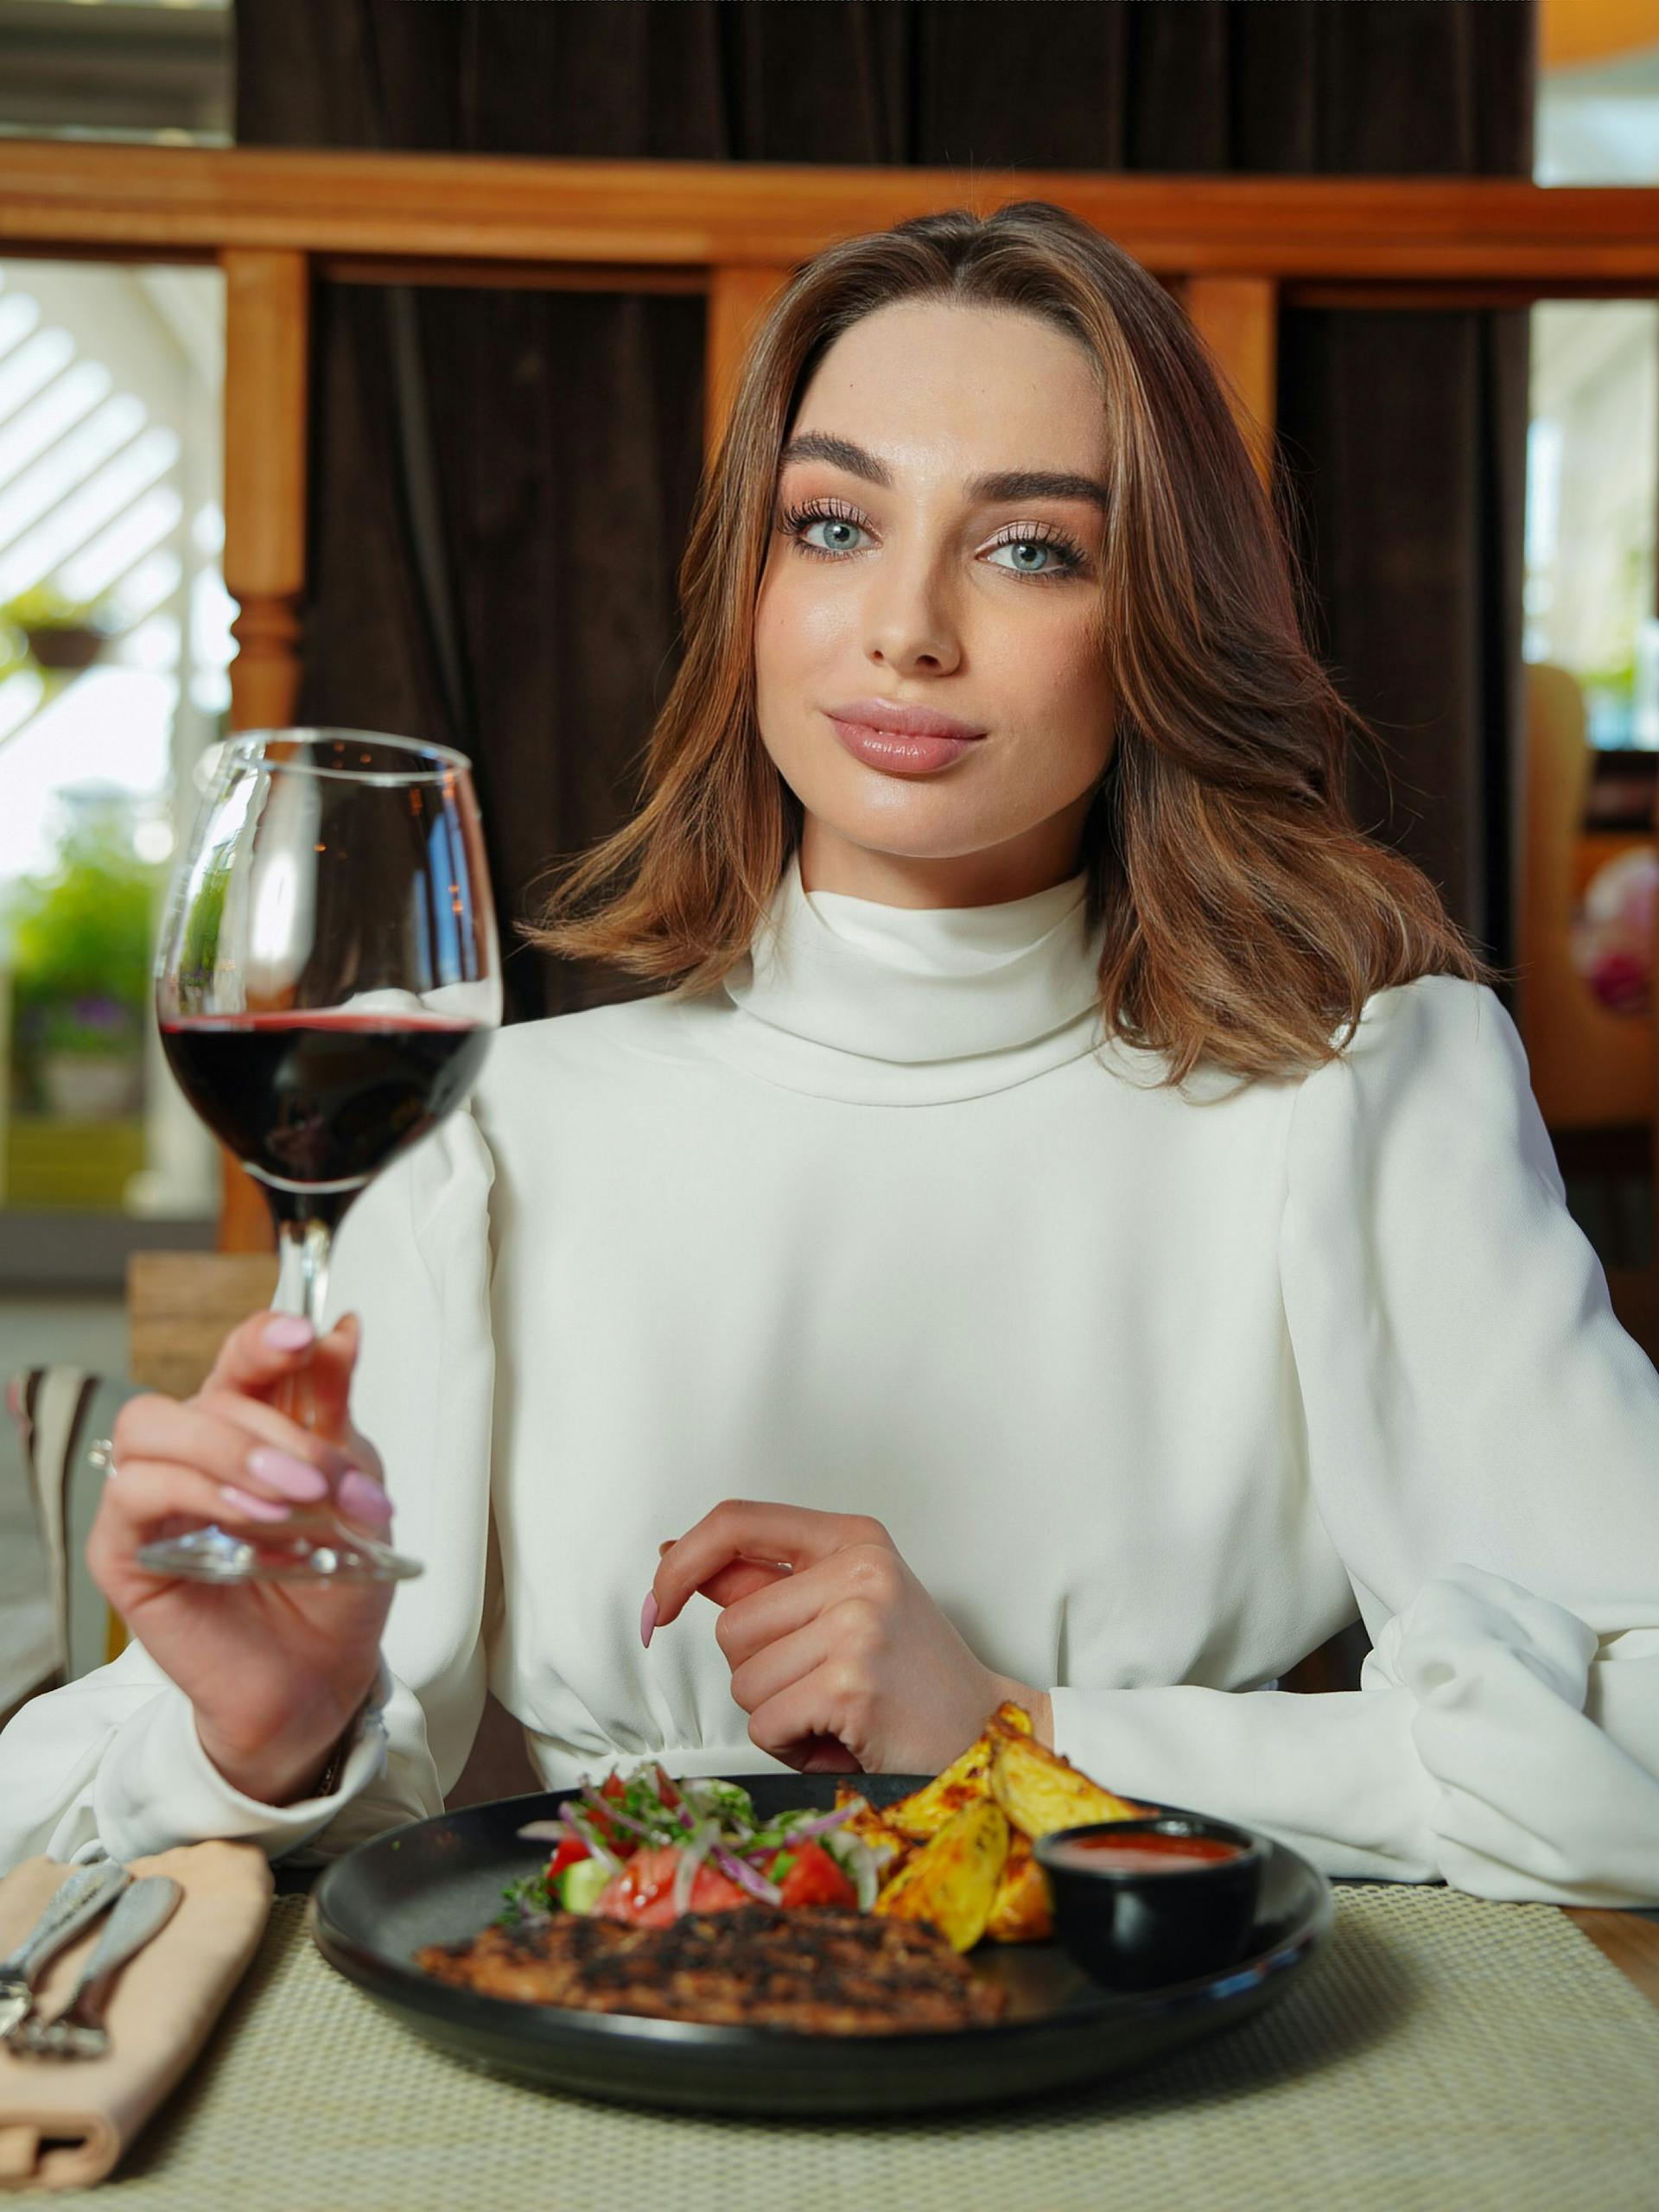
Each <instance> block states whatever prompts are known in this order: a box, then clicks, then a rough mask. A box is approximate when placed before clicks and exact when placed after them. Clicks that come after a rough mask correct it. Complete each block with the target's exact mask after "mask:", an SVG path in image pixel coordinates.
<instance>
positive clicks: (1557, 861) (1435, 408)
mask: <svg viewBox="0 0 1659 2212" xmlns="http://www.w3.org/2000/svg"><path fill="white" fill-rule="evenodd" d="M0 132H3V133H5V134H9V135H11V136H18V137H29V138H55V139H60V140H66V141H75V140H82V141H93V140H98V141H109V140H114V141H118V142H124V143H149V144H188V145H195V146H209V147H213V146H232V145H246V146H284V147H308V146H309V147H317V148H346V147H365V148H374V149H382V150H388V151H395V150H416V151H428V152H434V153H444V152H454V153H489V154H500V155H532V156H534V155H540V156H583V157H602V156H623V157H627V158H631V159H664V160H699V161H730V162H753V161H762V162H807V163H827V164H842V163H857V164H870V165H890V166H891V165H898V166H907V165H918V164H919V165H924V166H928V167H932V168H951V169H955V170H957V171H958V172H959V173H962V174H963V175H967V174H969V173H973V172H975V171H976V170H983V169H986V168H1010V167H1013V168H1043V169H1050V170H1055V169H1059V170H1065V169H1080V170H1091V171H1120V170H1121V171H1130V170H1133V171H1141V172H1148V173H1158V172H1165V173H1177V174H1183V175H1195V174H1203V175H1228V174H1238V175H1244V174H1253V175H1264V174H1270V173H1287V172H1291V173H1298V174H1307V173H1328V174H1332V175H1334V174H1338V173H1344V174H1347V175H1390V176H1418V175H1421V176H1459V175H1497V176H1502V175H1508V176H1515V177H1522V178H1524V177H1527V176H1530V177H1532V178H1534V179H1535V181H1537V182H1538V183H1539V184H1541V185H1544V186H1548V187H1552V188H1560V187H1570V186H1574V185H1586V184H1596V185H1602V184H1606V185H1616V184H1640V185H1659V0H1536V4H1534V0H1499V4H1496V5H1486V4H1482V0H1441V4H1438V5H1436V6H1434V7H1432V8H1417V9H1408V8H1400V7H1398V6H1396V5H1395V4H1393V0H1275V4H1273V5H1270V6H1256V5H1250V4H1247V0H1239V4H1229V0H1191V4H1186V5H1183V6H1181V7H1179V8H1170V7H1166V6H1160V5H1158V4H1155V0H1093V4H1090V5H1086V6H1077V5H1073V4H1070V0H989V3H988V4H976V0H881V3H880V4H870V0H818V4H815V5H813V6H811V7H805V8H803V7H799V6H797V5H792V4H788V3H787V0H617V4H612V5H607V6H605V7H594V6H591V5H588V4H583V0H537V4H536V5H533V6H531V5H521V6H517V7H501V6H494V5H492V4H490V3H489V0H452V4H448V5H445V6H442V7H433V6H427V7H421V6H411V5H408V4H405V0H327V4H325V0H239V4H238V5H236V6H234V7H232V5H230V4H228V0H0ZM704 314H705V311H704V305H703V302H702V298H701V297H700V296H695V295H693V294H691V293H689V292H688V293H687V294H685V295H683V296H673V295H672V294H664V293H661V292H658V293H655V294H652V295H651V296H646V295H644V294H641V295H638V296H630V295H628V294H626V292H615V291H613V292H607V293H599V292H591V293H583V292H580V291H549V290H545V289H533V290H524V291H518V290H514V289H511V288H510V287H506V286H497V287H493V288H492V289H464V288H458V287H450V288H447V289H445V288H436V287H435V288H431V289H419V290H416V289H409V288H405V287H402V286H397V285H389V284H384V283H382V284H376V285H353V284H352V283H329V284H327V285H324V286H321V287H320V288H319V291H318V295H317V297H316V299H315V304H314V331H313V340H312V346H313V354H312V358H313V378H314V386H313V421H312V464H311V467H312V488H311V494H310V499H311V507H310V520H309V532H310V537H309V543H308V548H307V568H308V601H307V605H306V608H305V611H304V620H303V629H302V641H301V656H302V683H301V692H300V700H299V709H298V711H299V715H300V718H302V719H303V720H308V721H337V722H344V723H347V724H353V725H356V726H360V727H367V728H385V729H391V730H396V731H400V732H404V733H405V734H410V735H416V736H429V737H435V738H438V739H441V740H448V741H453V742H456V743H459V744H461V745H463V746H464V747H466V748H467V750H468V751H469V752H472V753H474V756H475V758H476V759H477V760H478V763H479V768H480V793H481V797H482V798H483V802H484V804H485V809H486V818H487V823H488V829H489V835H490V838H491V844H492V861H493V867H494V869H495V872H496V880H497V884H498V889H499V898H500V902H501V906H502V908H503V911H504V915H505V916H506V917H508V918H512V917H514V916H518V915H521V914H523V913H524V912H527V911H528V910H529V907H530V906H531V904H532V903H533V887H534V882H535V879H536V876H537V872H538V871H539V870H540V868H542V867H543V866H544V864H545V862H546V861H547V860H548V859H549V858H550V856H551V855H553V854H555V853H556V852H565V851H569V850H573V849H576V848H577V847H579V846H581V845H582V844H585V843H587V842H589V841H590V840H591V839H592V838H594V837H595V836H600V835H601V834H602V833H603V832H604V831H606V830H607V829H610V828H611V827H613V825H614V823H616V821H617V820H619V819H620V818H621V817H622V816H623V815H624V814H625V813H626V810H628V808H629V807H630V805H631V804H632V794H633V791H634V777H635V774H636V772H637V767H638V762H639V753H640V748H641V747H642V745H643V742H644V740H645V734H646V731H647V729H648V727H649V723H650V721H651V717H652V710H653V709H654V707H655V705H656V703H657V702H658V701H659V700H660V698H661V697H662V696H663V694H664V690H666V686H667V683H668V680H669V677H670V676H671V671H672V668H673V664H674V655H675V652H676V634H675V617H674V606H673V579H674V571H675V568H676V565H677V559H678V555H679V551H680V547H681V544H682V542H683V531H684V526H685V522H686V518H687V516H688V514H689V512H690V502H691V499H692V496H693V493H694V490H695V486H696V474H697V469H698V466H699V463H700V459H701V454H702V424H703V404H704V403H703V394H702V366H703V349H704V343H705V335H706V334H705V327H704ZM224 353H225V306H224V299H223V279H222V278H221V277H220V275H219V273H218V271H217V270H211V269H207V268H186V267H166V268H163V267H156V268H145V267H142V266H135V265H132V264H123V265H110V266H100V265H99V264H97V263H95V262H92V261H88V260H84V259H78V260H73V261H62V262H57V261H52V260H48V259H41V258H37V257H32V256H31V257H28V258H16V259H3V258H0V1380H3V1378H4V1377H5V1376H9V1375H10V1374H12V1373H14V1372H15V1371H16V1370H21V1369H23V1368H26V1367H28V1366H29V1365H30V1364H31V1363H40V1362H42V1361H47V1360H50V1361H54V1362H58V1363H73V1364H74V1365H76V1366H78V1367H79V1368H81V1369H84V1370H88V1371H97V1372H101V1373H104V1374H108V1375H112V1376H118V1375H121V1374H123V1373H124V1372H125V1370H126V1365H127V1346H126V1341H125V1334H124V1328H125V1324H124V1309H123V1303H122V1300H123V1283H124V1269H125V1266H126V1262H127V1259H128V1256H129V1255H130V1253H131V1252H132V1251H134V1250H136V1249H146V1250H149V1249H167V1248H169V1247H172V1248H177V1249H192V1248H201V1249H207V1248H210V1247H211V1246H212V1245H213V1243H214V1242H215V1237H216V1232H217V1225H218V1218H219V1205H220V1174H219V1163H218V1160H217V1157H216V1155H215V1154H214V1152H213V1147H211V1145H210V1143H209V1141H208V1140H207V1138H206V1136H205V1135H203V1133H202V1131H201V1129H200V1125H199V1124H198V1123H197V1122H195V1120H194V1116H191V1115H190V1114H189V1112H188V1110H187V1109H185V1108H184V1107H183V1105H182V1103H181V1101H180V1100H179V1098H178V1096H177V1095H176V1093H175V1090H173V1088H172V1086H171V1084H170V1080H169V1078H168V1076H167V1073H166V1071H165V1069H164V1067H163V1066H162V1063H161V1061H160V1058H159V1055H158V1052H157V1050H156V1044H155V1039H154V1035H153V1023H152V1022H151V1021H150V1020H149V1019H148V1018H147V1008H148V995H149V992H148V970H149V946H150V938H151V933H152V931H153V928H154V925H155V918H156V898H157V893H158V889H159V887H160V885H161V884H162V881H163V880H164V878H165V875H166V872H167V868H168V862H169V859H170V856H171V855H172V853H173V851H174V850H175V845H176V843H177V841H178V840H179V838H180V836H181V835H182V834H183V833H184V830H185V829H186V828H187V827H188V821H189V819H190V817H191V814H192V812H193V810H194V799H195V796H196V788H195V785H194V780H193V772H194V770H195V768H196V766H197V764H198V762H199V761H200V759H201V756H202V754H203V753H204V752H205V750H206V749H207V747H209V746H210V745H212V744H213V742H214V741H215V740H216V739H217V737H218V736H219V735H220V734H222V732H223V730H224V728H226V716H227V714H228V710H229V705H230V678H229V674H228V671H229V668H230V664H231V662H232V658H233V656H234V654H235V652H236V646H235V643H234V641H233V639H232V632H231V624H232V620H233V619H234V617H235V615H236V613H237V609H236V607H235V605H234V604H233V602H232V600H231V599H230V597H229V596H228V594H227V593H226V583H225V579H224V575H223V572H222V568H221V552H222V547H223V543H224V531H225V522H224V491H223V454H222V424H221V385H222V380H223V373H224ZM1276 376H1277V444H1276V465H1277V467H1278V469H1279V471H1280V473H1281V478H1282V480H1283V481H1284V483H1285V485H1286V486H1287V492H1288V493H1289V496H1290V498H1291V500H1292V504H1293V506H1294V512H1295V516H1296V528H1297V531H1298V533H1299V550H1300V554H1301V556H1302V559H1303V561H1304V563H1305V564H1306V569H1307V573H1308V575H1309V580H1310V584H1311V587H1312V593H1313V607H1314V615H1315V623H1316V629H1317V631H1318V642H1319V647H1320V650H1321V652H1323V653H1324V654H1325V657H1326V658H1327V659H1328V660H1329V661H1330V662H1331V664H1332V666H1333V668H1334V669H1335V671H1336V673H1337V675H1338V680H1339V682H1340V683H1342V684H1343V686H1344V689H1345V690H1346V691H1347V693H1348V696H1350V697H1351V699H1352V700H1353V702H1354V703H1355V704H1356V705H1357V707H1358V709H1360V711H1361V712H1362V714H1363V715H1366V716H1367V717H1368V718H1369V719H1370V721H1371V722H1372V724H1373V726H1374V727H1375V728H1376V731H1377V734H1378V736H1379V739H1380V741H1381V749H1380V752H1379V753H1377V754H1376V755H1372V754H1370V753H1365V754H1363V755H1362V756H1357V758H1356V760H1355V764H1354V771H1353V773H1354V788H1355V794H1356V799H1357V804H1358V806H1359V809H1360V811H1361V814H1362V817H1363V819H1364V820H1365V821H1366V823H1367V824H1368V826H1370V827H1371V828H1373V829H1376V830H1377V832H1378V833H1379V834H1381V835H1383V836H1388V837H1390V838H1392V839H1394V840H1395V841H1397V842H1400V843H1401V844H1402V845H1403V846H1404V847H1405V848H1406V849H1408V850H1409V851H1410V852H1411V853H1412V854H1413V855H1414V857H1415V858H1417V859H1418V860H1420V861H1421V863H1422V864H1423V865H1424V866H1425V867H1426V868H1428V870H1429V872H1430V873H1431V874H1433V876H1434V878H1435V880H1437V881H1438V882H1439V883H1440V885H1441V886H1442V888H1443V889H1444V891H1445V893H1446V897H1447V899H1448V902H1449V903H1450V905H1451V906H1452V910H1453V912H1455V913H1456V914H1457V916H1458V918H1459V920H1460V921H1462V922H1463V923H1464V924H1465V925H1466V926H1467V927H1468V928H1469V929H1470V930H1471V932H1472V934H1473V935H1474V936H1475V937H1476V938H1477V939H1478V941H1479V943H1480V944H1482V945H1483V946H1484V949H1485V950H1488V952H1489V953H1491V956H1492V957H1495V958H1496V959H1497V961H1499V962H1500V963H1504V964H1506V965H1509V964H1513V965H1514V966H1516V968H1518V969H1520V970H1521V971H1522V986H1521V988H1520V989H1519V990H1518V991H1516V992H1511V993H1510V994H1509V996H1510V1003H1511V1006H1512V1007H1513V1009H1514V1010H1515V1011H1516V1014H1517V1018H1518V1019H1519V1020H1521V1021H1522V1029H1523V1034H1524V1035H1525V1036H1526V1039H1527V1043H1528V1047H1529V1053H1530V1055H1531V1058H1532V1062H1533V1067H1534V1076H1535V1087H1536V1089H1537V1090H1538V1095H1539V1097H1540V1101H1541V1104H1542V1105H1543V1108H1544V1111H1545V1115H1546V1118H1547V1120H1548V1123H1549V1126H1550V1128H1551V1132H1552V1135H1553V1136H1554V1141H1555V1143H1556V1147H1557V1152H1558V1156H1559V1157H1560V1160H1561V1164H1562V1166H1563V1170H1564V1172H1565V1173H1566V1174H1567V1181H1568V1188H1569V1197H1570V1202H1571V1203H1572V1205H1573V1209H1574V1211H1575V1212H1576V1213H1577V1215H1578V1217H1579V1218H1580V1221H1581V1222H1582V1224H1583V1225H1584V1226H1585V1228H1586V1232H1587V1233H1588V1234H1589V1236H1591V1238H1592V1241H1593V1242H1594V1243H1595V1245H1596V1247H1597V1249H1598V1250H1599V1252H1600V1254H1601V1255H1602V1257H1603V1260H1604V1262H1605V1264H1606V1265H1607V1266H1608V1267H1609V1268H1610V1269H1614V1270H1620V1271H1624V1274H1626V1275H1631V1274H1644V1275H1645V1276H1646V1277H1648V1278H1649V1279H1651V1277H1652V1274H1653V1272H1654V1266H1655V1253H1654V1240H1653V1229H1652V1224H1653V1217H1654V1209H1655V1192H1654V1184H1653V1173H1652V1157H1653V1142H1654V1127H1653V1125H1654V1104H1653V1102H1654V1098H1655V1095H1656V1078H1655V1067H1654V1048H1653V1034H1652V1025H1653V1014H1652V1010H1651V1001H1652V993H1651V969H1652V948H1653V942H1654V936H1655V924H1656V903H1659V902H1656V887H1659V856H1656V845H1655V835H1654V822H1655V809H1656V786H1659V598H1656V569H1655V537H1656V522H1659V303H1656V302H1654V301H1653V300H1651V299H1639V300H1590V299H1564V300H1552V301H1548V302H1542V303H1540V304H1538V305H1536V306H1535V307H1533V308H1530V309H1517V308H1513V307H1505V306H1494V307H1492V308H1468V309H1462V308H1459V309H1457V310H1454V311H1443V310H1442V311H1436V312H1433V313H1427V312H1425V313H1413V312H1410V311H1391V312H1387V313H1383V312H1376V313H1366V312H1364V311H1363V310H1362V309H1356V308H1313V307H1308V308H1290V309H1287V311H1286V312H1285V313H1284V314H1283V315H1282V316H1281V319H1280V327H1279V331H1278V352H1277V372H1276ZM509 793H510V794H511V803H510V804H509V803H508V801H507V796H506V795H507V794H509ZM508 976H509V999H510V1004H511V1008H512V1014H515V1015H517V1016H519V1017H524V1016H527V1015H534V1014H543V1013H548V1012H554V1011H558V1010H561V1009H562V1008H565V1007H574V1006H579V1005H583V1004H589V1003H594V1002H596V1001H599V1000H601V999H603V998H605V997H607V996H617V995H622V994H621V993H620V991H619V989H618V986H617V983H616V981H615V979H614V978H613V977H607V976H589V975H585V974H583V973H582V972H580V971H578V970H575V969H572V968H569V967H568V966H557V965H555V964H553V963H549V962H547V961H545V960H543V958H542V957H540V956H539V955H537V954H536V953H534V952H531V951H530V950H520V951H519V952H518V953H516V954H515V955H514V957H512V960H511V961H510V963H509V965H508ZM1633 1310H1634V1309H1633ZM1627 1325H1630V1326H1632V1327H1633V1328H1637V1327H1643V1328H1645V1323H1643V1322H1642V1321H1641V1320H1640V1318H1639V1317H1637V1318H1635V1319H1627ZM1644 1341H1646V1338H1645V1337H1644ZM1648 1349H1649V1353H1650V1354H1651V1353H1652V1352H1653V1351H1654V1350H1655V1349H1656V1346H1655V1344H1653V1343H1652V1342H1648ZM12 1449H13V1446H12V1443H11V1440H10V1434H9V1433H4V1434H0V1621H4V1622H6V1623H7V1624H9V1625H8V1627H7V1629H6V1634H7V1635H8V1636H9V1637H10V1639H11V1643H12V1645H13V1646H14V1647H15V1648H14V1649H13V1652H12V1663H13V1670H14V1672H16V1671H18V1670H22V1672H27V1669H28V1666H29V1663H30V1662H29V1649H31V1648H32V1647H31V1645H30V1639H31V1638H34V1639H35V1643H36V1644H38V1645H39V1646H40V1648H41V1649H44V1648H45V1645H46V1644H47V1643H49V1641H50V1638H51V1634H52V1630H51V1626H50V1624H49V1623H48V1621H47V1619H46V1618H45V1615H44V1613H41V1614H40V1615H39V1616H38V1618H36V1617H35V1616H33V1615H31V1614H30V1613H29V1606H30V1605H31V1604H32V1603H33V1602H34V1599H32V1598H31V1595H30V1593H31V1592H32V1591H37V1590H38V1567H37V1564H36V1563H35V1562H34V1560H33V1558H32V1555H31V1554H30V1552H29V1545H28V1543H27V1542H26V1541H24V1537H23V1533H22V1532H23V1530H24V1529H25V1527H26V1525H27V1523H26V1515H25V1509H24V1508H23V1507H22V1503H21V1491H20V1482H19V1479H18V1478H16V1471H15V1469H13V1468H12V1467H11V1466H10V1461H9V1459H8V1458H7V1455H8V1454H9V1453H10V1452H11V1451H12ZM8 1501H10V1503H8ZM8 1515H10V1516H11V1517H10V1520H9V1519H8V1518H7V1516H8ZM20 1653H21V1655H22V1656H19V1654H20ZM36 1656H38V1654H37V1655H36ZM5 1665H6V1660H5V1654H4V1653H3V1652H0V1677H3V1674H4V1671H5ZM4 1689H5V1682H4V1680H3V1679H0V1710H3V1708H4V1706H5V1703H6V1698H5V1695H4Z"/></svg>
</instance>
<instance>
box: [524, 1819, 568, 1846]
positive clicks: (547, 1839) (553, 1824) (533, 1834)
mask: <svg viewBox="0 0 1659 2212" xmlns="http://www.w3.org/2000/svg"><path fill="white" fill-rule="evenodd" d="M569 1833H570V1831H569V1828H567V1827H566V1826H565V1825H564V1822H563V1821H526V1822H525V1824H524V1827H521V1828H518V1829H515V1830H514V1834H516V1835H517V1836H518V1840H519V1841H520V1842H521V1843H563V1841H564V1839H565V1837H566V1836H567V1835H569Z"/></svg>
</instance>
